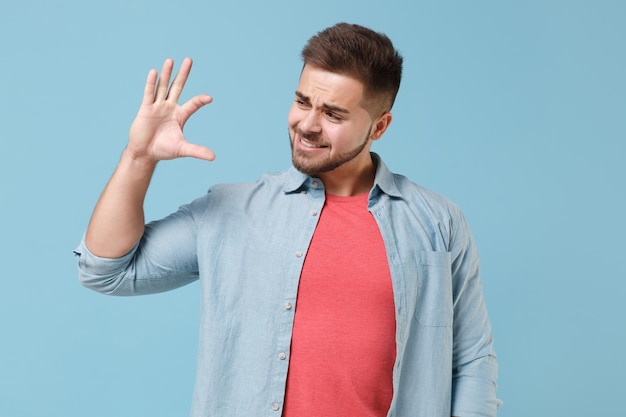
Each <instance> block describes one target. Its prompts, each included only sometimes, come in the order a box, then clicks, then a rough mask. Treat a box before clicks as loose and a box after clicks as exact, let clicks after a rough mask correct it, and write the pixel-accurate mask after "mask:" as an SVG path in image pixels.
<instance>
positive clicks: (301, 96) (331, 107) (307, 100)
mask: <svg viewBox="0 0 626 417" xmlns="http://www.w3.org/2000/svg"><path fill="white" fill-rule="evenodd" d="M296 96H297V97H298V98H299V99H300V100H302V101H304V102H305V103H307V104H311V98H310V97H308V96H305V95H304V94H302V93H301V92H300V91H296ZM322 107H324V108H325V109H326V110H330V111H332V112H336V113H345V114H348V113H350V111H349V110H348V109H344V108H343V107H339V106H335V105H333V104H327V103H323V104H322Z"/></svg>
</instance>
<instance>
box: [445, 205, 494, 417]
mask: <svg viewBox="0 0 626 417" xmlns="http://www.w3.org/2000/svg"><path fill="white" fill-rule="evenodd" d="M456 220H457V221H456V223H455V224H452V225H451V226H452V227H451V245H450V251H451V252H452V285H453V300H454V323H453V332H454V333H453V358H452V366H453V368H452V372H453V374H452V378H453V379H452V412H453V413H454V415H455V416H466V415H470V416H485V417H495V416H496V414H497V409H498V407H499V405H500V401H499V400H498V399H497V398H496V388H497V386H496V379H497V374H498V364H497V361H496V354H495V351H494V349H493V337H492V333H491V323H490V322H489V317H488V315H487V308H486V306H485V302H484V298H483V289H482V283H481V280H480V268H479V261H478V252H477V250H476V247H475V244H474V240H473V238H472V234H471V231H470V229H469V226H468V225H467V222H466V221H465V218H464V217H463V215H462V214H460V212H459V217H458V218H457V219H456Z"/></svg>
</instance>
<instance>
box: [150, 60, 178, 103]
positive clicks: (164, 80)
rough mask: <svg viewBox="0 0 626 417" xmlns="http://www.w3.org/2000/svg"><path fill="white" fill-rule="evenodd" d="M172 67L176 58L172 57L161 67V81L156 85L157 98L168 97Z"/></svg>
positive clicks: (163, 98)
mask: <svg viewBox="0 0 626 417" xmlns="http://www.w3.org/2000/svg"><path fill="white" fill-rule="evenodd" d="M172 68H174V60H172V59H170V58H168V59H166V60H165V62H164V63H163V68H161V76H160V77H159V83H158V84H157V86H156V93H155V97H154V98H155V100H165V98H166V97H167V89H168V87H169V84H170V77H171V76H172Z"/></svg>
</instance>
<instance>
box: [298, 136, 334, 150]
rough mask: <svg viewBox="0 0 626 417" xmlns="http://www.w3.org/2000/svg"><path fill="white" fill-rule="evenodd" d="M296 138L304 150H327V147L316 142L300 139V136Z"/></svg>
mask: <svg viewBox="0 0 626 417" xmlns="http://www.w3.org/2000/svg"><path fill="white" fill-rule="evenodd" d="M298 137H299V138H300V144H302V146H304V147H305V148H310V149H317V148H328V146H327V145H324V144H322V143H319V142H317V141H311V140H309V139H306V138H304V137H302V135H298Z"/></svg>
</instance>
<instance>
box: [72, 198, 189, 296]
mask: <svg viewBox="0 0 626 417" xmlns="http://www.w3.org/2000/svg"><path fill="white" fill-rule="evenodd" d="M196 236H197V227H196V221H195V219H194V215H193V213H192V211H191V210H190V206H183V207H181V208H180V209H179V210H178V211H176V212H175V213H173V214H171V215H169V216H168V217H166V218H164V219H162V220H159V221H155V222H151V223H149V224H147V225H146V228H145V231H144V234H143V236H142V238H141V240H140V241H139V242H138V243H137V244H136V245H135V247H134V248H133V249H132V250H131V251H130V252H129V253H127V254H126V255H124V256H122V257H119V258H115V259H113V258H102V257H99V256H96V255H94V254H93V253H91V252H90V251H89V249H88V248H87V246H86V244H85V238H84V237H83V239H82V240H81V242H80V244H79V245H78V247H77V248H76V249H75V250H74V253H75V255H76V256H77V258H78V278H79V282H80V283H81V284H83V285H84V286H85V287H87V288H90V289H92V290H94V291H97V292H100V293H103V294H108V295H122V296H127V295H144V294H154V293H159V292H164V291H169V290H171V289H174V288H178V287H181V286H183V285H186V284H189V283H190V282H193V281H195V280H196V279H198V261H197V239H196Z"/></svg>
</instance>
